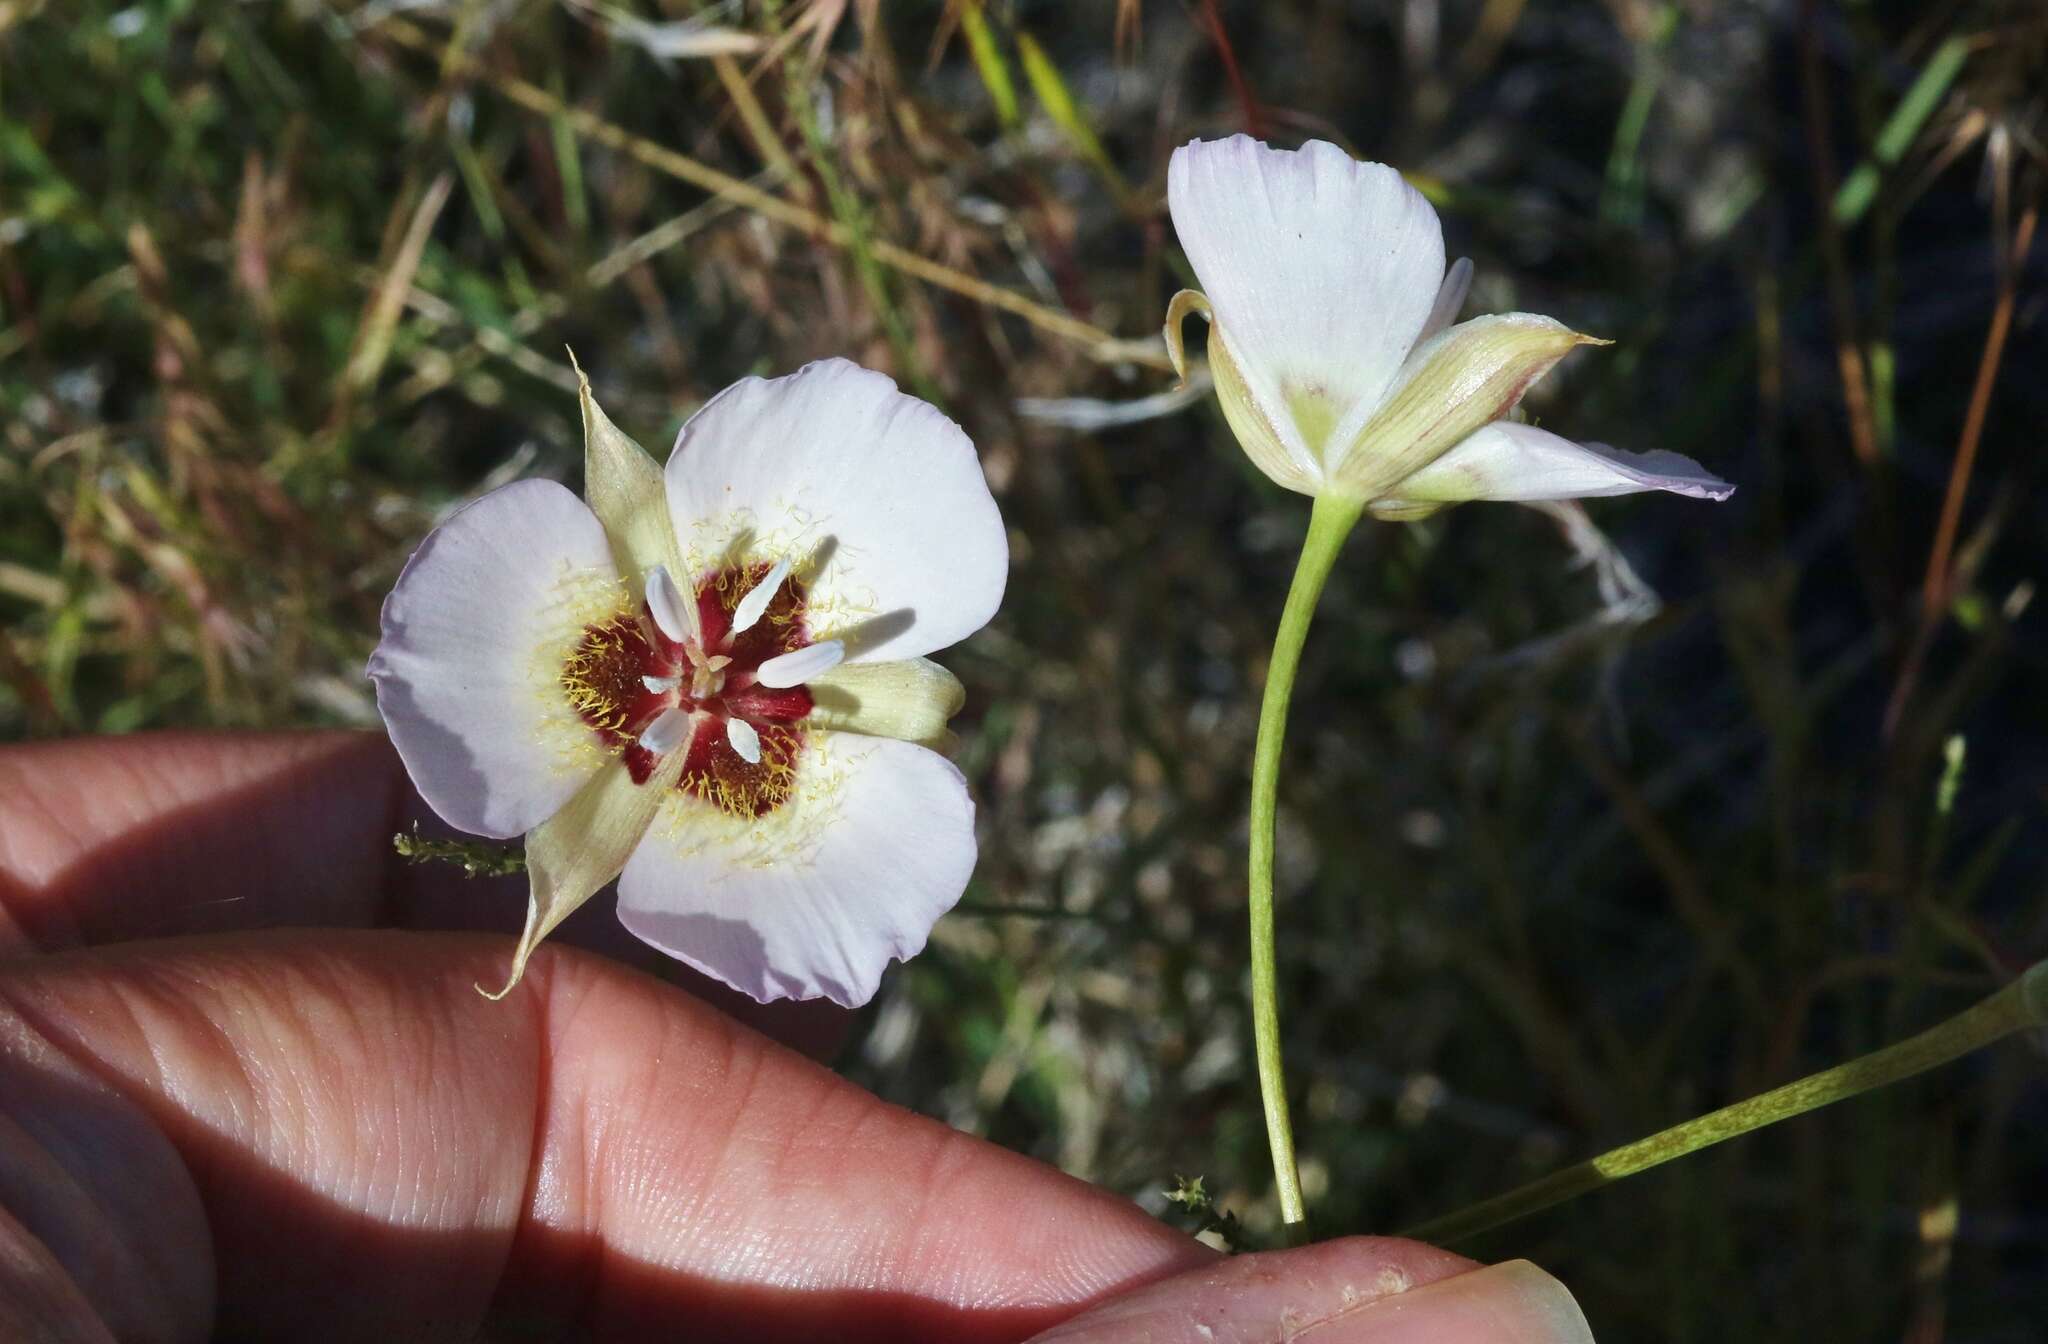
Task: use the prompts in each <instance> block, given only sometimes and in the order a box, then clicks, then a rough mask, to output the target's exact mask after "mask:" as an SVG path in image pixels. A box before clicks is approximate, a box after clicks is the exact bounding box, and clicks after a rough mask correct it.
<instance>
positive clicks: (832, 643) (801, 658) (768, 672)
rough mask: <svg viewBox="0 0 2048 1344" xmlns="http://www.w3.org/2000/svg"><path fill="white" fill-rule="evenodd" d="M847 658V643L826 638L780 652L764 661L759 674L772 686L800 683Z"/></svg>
mask: <svg viewBox="0 0 2048 1344" xmlns="http://www.w3.org/2000/svg"><path fill="white" fill-rule="evenodd" d="M845 660H846V646H845V645H844V644H842V643H840V642H839V641H838V640H836V639H828V640H824V641H823V642H821V643H817V644H806V645H804V647H802V648H800V649H792V650H791V651H790V652H788V653H778V654H776V655H775V656H774V657H773V658H770V659H769V660H768V661H767V662H765V663H763V664H761V668H760V671H759V672H758V673H757V674H756V675H757V677H758V679H759V680H760V683H761V684H762V685H763V686H766V687H768V688H770V689H771V690H780V689H782V688H784V687H788V686H801V685H803V684H804V683H805V682H807V681H809V680H810V679H811V678H812V677H816V676H822V675H823V674H824V673H827V672H830V671H831V670H832V669H833V668H835V667H837V666H839V664H840V663H842V662H844V661H845Z"/></svg>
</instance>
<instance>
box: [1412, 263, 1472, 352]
mask: <svg viewBox="0 0 2048 1344" xmlns="http://www.w3.org/2000/svg"><path fill="white" fill-rule="evenodd" d="M1471 291H1472V258H1470V257H1459V258H1458V259H1457V260H1456V261H1454V262H1452V263H1451V269H1450V270H1448V271H1446V272H1444V282H1443V284H1442V285H1440V286H1438V287H1437V291H1436V303H1435V305H1434V306H1433V307H1431V308H1430V310H1429V320H1428V321H1427V322H1424V323H1423V324H1422V331H1421V332H1420V333H1419V334H1418V335H1417V336H1416V337H1415V343H1416V344H1417V345H1421V344H1422V343H1423V342H1424V341H1426V340H1428V339H1429V338H1430V337H1432V336H1434V335H1436V334H1437V333H1438V332H1440V331H1442V330H1444V329H1445V328H1447V327H1449V326H1450V325H1451V323H1453V322H1455V321H1457V320H1458V314H1459V313H1460V312H1461V311H1463V309H1464V307H1465V296H1466V295H1467V294H1469V293H1470V292H1471Z"/></svg>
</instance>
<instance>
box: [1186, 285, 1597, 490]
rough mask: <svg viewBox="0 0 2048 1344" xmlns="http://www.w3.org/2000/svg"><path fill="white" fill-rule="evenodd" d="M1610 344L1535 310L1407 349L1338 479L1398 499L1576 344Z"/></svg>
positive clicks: (1481, 320) (1462, 327) (1345, 486)
mask: <svg viewBox="0 0 2048 1344" xmlns="http://www.w3.org/2000/svg"><path fill="white" fill-rule="evenodd" d="M1606 344H1608V342H1606V341H1602V340H1599V339H1598V338H1596V337H1592V336H1585V335H1581V334H1580V333H1578V332H1576V331H1573V330H1572V329H1571V328H1569V327H1567V326H1565V325H1564V324H1562V323H1560V322H1555V321H1553V320H1551V319H1550V318H1547V317H1539V316H1537V315H1536V314H1533V313H1498V314H1495V315H1493V316H1490V317H1477V318H1474V319H1472V320H1471V321H1470V322H1461V323H1459V324H1458V325H1457V326H1455V327H1452V328H1451V329H1450V330H1448V331H1445V332H1441V333H1439V334H1438V335H1436V336H1434V337H1432V338H1430V339H1429V340H1428V341H1425V342H1424V343H1423V344H1422V345H1421V346H1419V347H1418V348H1417V349H1416V350H1415V352H1414V353H1413V354H1412V355H1410V356H1409V357H1408V365H1409V372H1408V375H1407V377H1406V379H1405V380H1404V381H1403V382H1402V383H1401V385H1400V390H1399V391H1397V392H1396V393H1395V394H1394V395H1393V397H1392V398H1391V399H1390V400H1389V401H1388V402H1387V404H1386V405H1385V406H1383V407H1381V408H1380V410H1379V412H1378V413H1377V414H1375V415H1374V416H1373V417H1372V419H1370V420H1368V421H1367V422H1366V424H1365V427H1364V429H1362V430H1361V431H1360V432H1359V435H1358V437H1357V438H1356V439H1355V440H1353V441H1352V443H1351V444H1350V445H1349V447H1348V448H1347V450H1346V451H1344V453H1343V454H1342V456H1341V457H1340V458H1338V460H1337V462H1336V466H1335V469H1334V471H1333V476H1334V484H1335V485H1336V486H1337V487H1339V488H1340V489H1341V490H1342V492H1343V493H1345V494H1349V495H1353V496H1356V497H1358V498H1362V499H1381V498H1391V499H1399V498H1400V494H1401V492H1400V484H1401V482H1402V481H1404V480H1406V479H1407V478H1408V477H1410V476H1412V475H1414V474H1415V473H1416V472H1417V471H1420V470H1421V469H1422V468H1424V467H1426V466H1428V465H1429V464H1430V463H1432V462H1434V461H1436V459H1437V458H1439V457H1441V456H1443V455H1444V454H1445V453H1447V452H1449V451H1450V450H1451V449H1452V448H1454V447H1456V446H1457V444H1458V443H1459V442H1460V441H1462V440H1463V439H1464V438H1465V436H1466V435H1468V434H1470V433H1472V432H1473V431H1474V430H1476V429H1478V428H1479V427H1480V426H1482V425H1485V424H1488V423H1490V422H1492V421H1494V420H1498V419H1500V418H1501V417H1502V416H1504V415H1506V414H1507V413H1508V412H1509V411H1511V410H1513V409H1514V407H1515V404H1516V403H1517V402H1519V401H1521V399H1522V395H1523V394H1524V393H1525V392H1527V391H1528V390H1529V388H1530V386H1531V385H1532V384H1533V383H1535V381H1536V380H1537V379H1538V378H1541V377H1542V376H1543V375H1544V374H1546V373H1548V372H1549V371H1550V369H1551V367H1552V366H1553V365H1555V364H1556V363H1557V361H1559V360H1560V359H1563V358H1564V357H1565V355H1567V354H1568V353H1570V352H1571V351H1572V350H1573V349H1574V348H1576V347H1578V346H1581V345H1606ZM1211 363H1214V359H1213V357H1212V358H1211ZM1220 381H1221V380H1219V384H1220Z"/></svg>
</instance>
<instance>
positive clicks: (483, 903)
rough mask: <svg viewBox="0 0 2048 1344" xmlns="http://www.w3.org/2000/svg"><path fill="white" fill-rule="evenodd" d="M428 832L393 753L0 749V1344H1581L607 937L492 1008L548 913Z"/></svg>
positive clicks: (1567, 1323) (207, 742)
mask: <svg viewBox="0 0 2048 1344" xmlns="http://www.w3.org/2000/svg"><path fill="white" fill-rule="evenodd" d="M424 815H425V812H424V809H423V808H422V807H421V806H420V804H419V802H418V800H417V798H416V797H415V796H414V795H413V794H412V792H411V790H410V788H409V786H408V785H407V783H406V780H405V777H404V773H403V771H402V770H401V769H400V767H399V765H398V763H397V760H396V758H395V756H394V755H393V754H392V753H391V750H390V748H389V746H388V745H387V744H386V743H385V742H384V740H383V739H382V738H381V737H375V736H369V735H363V734H350V733H312V734H289V735H267V736H250V735H235V736H227V735H197V734H163V735H151V736H143V737H131V738H120V739H95V740H81V741H76V742H60V743H45V744H35V745H27V746H17V747H10V748H6V749H0V1338H5V1339H47V1340H79V1341H103V1340H144V1341H159V1340H160V1341H186V1340H194V1341H196V1340H206V1339H291V1340H308V1341H318V1340H374V1341H378V1342H379V1344H385V1342H386V1341H396V1340H406V1339H420V1340H435V1341H445V1340H454V1339H467V1338H485V1339H490V1338H522V1339H528V1338H548V1339H552V1338H597V1339H610V1338H619V1339H633V1340H642V1339H660V1338H678V1339H692V1340H695V1339H710V1340H728V1339H732V1340H775V1339H793V1340H814V1339H833V1340H858V1339H916V1340H932V1341H951V1340H963V1341H964V1340H1019V1339H1025V1338H1027V1337H1030V1336H1033V1335H1034V1334H1036V1333H1038V1332H1041V1331H1052V1332H1053V1334H1052V1336H1051V1337H1053V1338H1057V1339H1059V1340H1061V1341H1066V1342H1067V1344H1077V1342H1078V1344H1086V1342H1087V1341H1099V1340H1100V1341H1106V1340H1135V1339H1144V1340H1155V1341H1161V1342H1162V1344H1174V1342H1176V1341H1180V1340H1189V1341H1192V1340H1196V1339H1204V1340H1212V1341H1222V1344H1231V1342H1232V1341H1238V1342H1239V1344H1251V1342H1252V1341H1265V1340H1276V1341H1277V1340H1279V1339H1282V1338H1283V1337H1284V1338H1288V1339H1296V1338H1309V1339H1313V1340H1318V1341H1325V1342H1331V1341H1348V1340H1362V1341H1378V1342H1379V1344H1398V1342H1399V1341H1404V1340H1409V1339H1430V1340H1435V1341H1441V1342H1442V1344H1463V1342H1464V1341H1472V1342H1473V1344H1477V1341H1480V1340H1485V1341H1489V1344H1501V1342H1503V1341H1506V1342H1510V1344H1512V1342H1513V1341H1531V1342H1534V1341H1545V1342H1546V1344H1548V1342H1549V1341H1564V1340H1583V1339H1588V1338H1590V1336H1588V1335H1587V1334H1586V1333H1585V1326H1584V1324H1583V1322H1582V1320H1581V1319H1580V1318H1579V1316H1578V1313H1577V1308H1576V1307H1575V1306H1573V1305H1572V1304H1571V1300H1570V1297H1569V1295H1568V1294H1566V1293H1565V1292H1564V1290H1563V1289H1562V1287H1561V1286H1559V1285H1557V1283H1556V1282H1555V1280H1552V1279H1550V1278H1548V1276H1545V1275H1543V1274H1542V1273H1541V1272H1540V1271H1538V1270H1536V1269H1534V1268H1533V1267H1532V1266H1528V1265H1526V1264H1520V1263H1514V1264H1508V1265H1502V1266H1494V1267H1491V1268H1489V1269H1485V1270H1480V1269H1477V1267H1475V1266H1474V1265H1473V1264H1472V1262H1470V1261H1468V1260H1464V1259H1462V1258H1460V1257H1458V1256H1455V1255H1451V1254H1449V1253H1447V1252H1444V1251H1439V1250H1436V1249H1434V1248H1431V1247H1427V1246H1422V1245H1419V1244H1417V1243H1413V1242H1403V1241H1395V1240H1390V1239H1381V1238H1350V1239H1345V1240H1340V1241H1334V1242H1328V1243H1324V1244H1322V1245H1319V1246H1314V1247H1309V1248H1305V1249H1302V1250H1295V1251H1285V1252H1275V1253H1270V1254H1266V1255H1258V1256H1242V1257H1238V1258H1235V1259H1225V1258H1223V1257H1219V1256H1218V1255H1216V1253H1214V1252H1212V1251H1210V1250H1208V1249H1207V1248H1205V1247H1203V1246H1202V1245H1200V1244H1199V1243H1197V1242H1195V1241H1193V1240H1190V1239H1188V1238H1186V1237H1184V1236H1182V1235H1181V1234H1179V1233H1177V1232H1175V1231H1173V1230H1171V1229H1169V1228H1167V1227H1165V1226H1163V1225H1161V1224H1159V1223H1157V1222H1155V1221H1154V1220H1153V1219H1151V1218H1149V1217H1147V1216H1146V1215H1145V1214H1144V1213H1143V1212H1142V1211H1141V1210H1139V1209H1138V1208H1136V1207H1135V1206H1133V1205H1131V1204H1129V1203H1128V1202H1126V1201H1124V1200H1122V1199H1119V1198H1117V1197H1115V1196H1114V1195H1111V1194H1109V1193H1107V1192H1104V1191H1101V1190H1097V1189H1095V1188H1093V1187H1091V1186H1088V1185H1086V1184H1084V1183H1082V1182H1080V1181H1077V1180H1074V1179H1073V1178H1071V1177H1068V1176H1065V1175H1063V1174H1061V1173H1060V1172H1057V1171H1055V1170H1053V1169H1051V1168H1049V1167H1046V1166H1043V1165H1041V1164H1039V1163H1036V1162H1033V1161H1031V1160H1029V1159H1027V1158H1024V1157H1021V1156H1018V1155H1016V1154H1014V1153H1010V1152H1007V1151H1004V1150H1003V1149H1000V1148H997V1147H994V1146H993V1145H990V1144H986V1143H983V1142H980V1141H978V1140H975V1139H972V1138H969V1137H966V1136H964V1135H961V1134H958V1133H956V1132H954V1131H952V1130H950V1129H948V1128H946V1127H945V1126H943V1125H940V1124H938V1123H936V1122H934V1121H932V1120H929V1119H925V1118H923V1117H920V1116H917V1115H914V1114H912V1113H910V1112H908V1111H905V1110H902V1109H900V1108H897V1107H894V1106H890V1105H887V1104H885V1103H883V1102H881V1101H879V1100H878V1099H876V1098H875V1097H873V1096H870V1095H869V1094H867V1093H865V1092H863V1091H861V1090H860V1089H859V1088H857V1087H855V1086H853V1085H852V1084H850V1083H848V1082H846V1081H845V1080H844V1079H841V1078H839V1077H838V1076H836V1075H834V1074H833V1073H831V1072H830V1071H829V1070H827V1069H825V1068H823V1067H822V1066H820V1065H819V1064H817V1063H815V1062H814V1061H813V1059H812V1058H809V1057H807V1055H806V1053H805V1051H806V1050H808V1051H809V1052H810V1053H811V1054H822V1053H827V1052H829V1050H830V1049H831V1046H832V1043H833V1042H834V1041H835V1040H836V1039H837V1037H838V1035H839V1032H840V1030H841V1029H842V1023H843V1018H842V1016H841V1015H840V1014H839V1013H838V1011H837V1010H836V1009H832V1008H830V1006H829V1005H824V1006H822V1007H821V1006H820V1005H816V1004H780V1005H773V1006H771V1007H769V1008H762V1007H760V1006H758V1005H754V1004H752V1003H751V1002H748V1001H746V1000H744V999H739V998H737V996H734V995H732V994H730V993H729V992H726V991H723V990H722V989H720V987H718V986H714V985H709V984H707V983H704V982H702V981H696V980H691V981H687V982H686V983H687V984H688V986H689V987H688V988H683V987H678V985H677V984H676V983H673V982H672V980H673V979H675V978H679V977H673V976H671V978H670V979H657V978H656V977H655V976H653V975H651V974H649V973H648V972H647V970H645V969H642V968H644V967H650V966H652V965H653V964H654V962H655V960H656V958H655V955H654V954H652V953H650V952H649V951H648V950H647V949H644V948H642V947H640V946H639V945H638V944H637V943H635V942H634V941H633V940H632V939H630V938H629V937H627V936H625V935H624V933H623V931H621V930H620V929H619V928H618V926H617V924H616V923H615V921H613V920H612V919H611V916H610V912H609V909H608V908H606V907H608V906H609V902H608V901H603V900H600V901H596V902H592V904H591V906H590V907H587V908H586V909H585V910H584V911H583V912H581V913H580V914H579V915H578V917H577V918H575V919H574V920H572V921H571V922H570V924H569V925H568V926H565V930H564V935H565V936H563V937H562V938H560V940H559V941H556V942H553V943H551V944H550V945H549V946H548V947H546V948H544V949H543V950H542V952H541V953H540V954H539V955H538V956H537V957H536V958H535V960H534V962H533V963H532V965H531V967H530V968H529V970H528V972H527V976H526V981H525V983H523V984H522V985H521V986H520V987H519V989H518V990H517V992H516V993H514V994H513V995H512V996H511V997H509V998H508V999H507V1000H506V1001H504V1002H503V1003H496V1004H494V1003H490V1002H488V1001H486V1000H485V999H483V998H482V997H481V996H480V995H479V994H478V993H477V992H476V990H475V989H474V986H475V985H476V984H478V983H485V984H490V983H495V982H496V980H497V979H501V978H502V974H503V970H504V965H505V960H506V957H507V955H508V952H509V949H510V946H511V941H510V939H509V938H508V937H506V936H505V934H504V933H503V932H488V933H487V932H477V931H476V930H479V929H495V930H504V929H508V928H510V927H512V926H513V925H514V924H515V923H516V919H517V916H518V913H519V910H520V900H521V894H520V891H519V888H518V886H517V884H516V882H515V883H509V884H508V883H503V882H491V881H477V882H470V881H466V880H465V879H462V878H461V877H459V876H457V875H455V874H454V873H453V872H452V871H450V870H447V869H445V868H442V867H440V866H435V867H430V868H414V867H410V866H408V865H405V864H402V863H400V862H397V861H396V860H395V858H394V856H393V854H392V851H391V845H390V837H391V834H392V833H393V832H394V831H396V830H398V829H401V828H402V827H403V826H404V825H407V824H410V822H411V821H413V820H414V819H416V818H419V817H423V816H424ZM671 971H673V968H671ZM741 1019H744V1022H743V1021H742V1020H741Z"/></svg>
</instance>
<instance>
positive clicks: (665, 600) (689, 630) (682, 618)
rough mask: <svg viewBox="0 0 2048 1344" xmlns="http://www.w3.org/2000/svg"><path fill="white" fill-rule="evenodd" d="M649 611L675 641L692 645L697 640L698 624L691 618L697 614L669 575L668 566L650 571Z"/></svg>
mask: <svg viewBox="0 0 2048 1344" xmlns="http://www.w3.org/2000/svg"><path fill="white" fill-rule="evenodd" d="M647 610H648V611H649V612H650V613H652V614H653V616H654V624H655V625H656V627H658V628H659V629H660V631H661V633H662V634H664V635H666V636H667V637H668V638H669V640H670V641H671V642H673V643H676V644H688V643H689V642H690V641H691V640H693V639H695V638H696V637H697V623H696V622H695V621H694V620H692V619H690V618H691V617H692V616H694V615H696V612H695V610H694V609H693V608H692V607H690V606H689V605H688V604H686V603H685V602H684V600H683V595H682V593H681V592H679V591H677V589H676V581H675V580H674V579H672V578H670V577H669V576H668V566H667V565H656V566H655V567H654V568H653V569H650V570H648V571H647Z"/></svg>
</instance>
